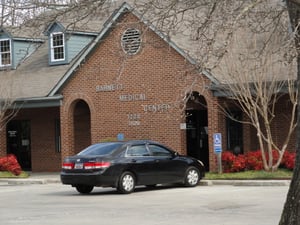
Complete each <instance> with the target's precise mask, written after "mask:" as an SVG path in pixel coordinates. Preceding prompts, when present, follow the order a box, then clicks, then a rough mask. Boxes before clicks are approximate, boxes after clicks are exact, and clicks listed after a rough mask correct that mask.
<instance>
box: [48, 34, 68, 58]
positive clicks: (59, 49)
mask: <svg viewBox="0 0 300 225" xmlns="http://www.w3.org/2000/svg"><path fill="white" fill-rule="evenodd" d="M63 60H65V39H64V34H63V33H61V32H59V33H52V34H51V61H52V62H56V61H63Z"/></svg>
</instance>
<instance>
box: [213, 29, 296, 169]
mask: <svg viewBox="0 0 300 225" xmlns="http://www.w3.org/2000/svg"><path fill="white" fill-rule="evenodd" d="M277 28H278V27H277ZM281 31H282V30H278V32H279V33H282V32H281ZM276 33H277V32H276ZM287 40H288V39H286V38H285V36H284V35H272V36H269V35H266V34H263V35H262V34H252V35H251V33H249V32H246V33H244V32H238V31H237V35H234V37H233V41H232V43H231V46H230V48H228V50H227V52H226V53H225V54H224V57H223V59H222V61H221V63H220V64H219V66H218V68H219V72H218V73H219V74H222V80H221V84H219V85H218V86H217V88H216V90H217V91H218V92H219V93H221V95H223V96H227V98H229V99H232V100H234V102H235V105H236V107H239V108H240V109H241V111H242V112H243V113H244V114H245V115H246V116H245V120H242V121H238V122H243V123H246V124H250V125H251V126H253V127H254V128H255V130H256V134H257V139H258V142H259V146H260V150H261V153H262V159H263V165H264V169H265V170H266V171H275V170H277V169H278V167H279V165H280V163H281V161H282V157H283V154H284V152H285V150H286V149H287V146H288V143H289V141H290V139H291V136H292V134H293V132H294V130H295V128H296V124H297V123H296V110H297V104H298V101H297V96H298V90H297V87H296V85H295V76H294V75H295V66H296V63H295V60H292V61H291V62H290V61H289V60H288V59H287V58H286V57H287V54H291V53H292V52H295V47H294V45H293V42H290V41H287ZM289 57H291V56H289ZM283 96H287V101H288V102H289V103H290V104H289V106H290V111H289V116H288V117H287V118H286V124H288V126H287V127H288V129H287V130H286V132H285V133H284V134H281V136H282V139H283V140H284V141H283V143H282V144H281V145H279V144H278V143H276V142H275V141H274V138H273V137H274V134H273V133H272V122H273V120H274V119H275V117H276V116H277V115H276V110H275V109H276V106H277V102H278V100H279V98H281V97H283ZM220 107H221V108H222V110H223V111H224V112H225V114H226V115H227V116H229V117H230V118H232V119H234V120H236V119H235V118H234V117H232V116H231V114H230V108H228V107H226V106H220ZM273 150H275V151H277V152H278V155H279V157H278V159H276V161H275V160H274V159H273V154H272V152H273Z"/></svg>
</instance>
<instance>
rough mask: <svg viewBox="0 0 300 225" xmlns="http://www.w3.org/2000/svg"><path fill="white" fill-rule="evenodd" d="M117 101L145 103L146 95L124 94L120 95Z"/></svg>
mask: <svg viewBox="0 0 300 225" xmlns="http://www.w3.org/2000/svg"><path fill="white" fill-rule="evenodd" d="M119 100H120V101H121V102H132V101H145V100H146V94H125V95H120V96H119Z"/></svg>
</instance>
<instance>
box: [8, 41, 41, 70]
mask: <svg viewBox="0 0 300 225" xmlns="http://www.w3.org/2000/svg"><path fill="white" fill-rule="evenodd" d="M39 45H40V44H37V43H34V42H31V41H15V40H14V41H13V42H12V59H13V65H12V67H13V68H16V67H17V66H18V65H19V64H20V63H21V62H22V60H24V59H25V58H26V57H27V56H29V55H30V54H31V53H32V52H34V51H35V50H36V48H37V47H38V46H39Z"/></svg>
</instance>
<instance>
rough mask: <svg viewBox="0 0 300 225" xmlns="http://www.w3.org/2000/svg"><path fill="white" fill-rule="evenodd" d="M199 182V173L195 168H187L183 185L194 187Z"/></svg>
mask: <svg viewBox="0 0 300 225" xmlns="http://www.w3.org/2000/svg"><path fill="white" fill-rule="evenodd" d="M199 181H200V172H199V170H198V169H197V168H196V167H193V166H192V167H189V168H188V169H187V170H186V173H185V179H184V185H185V186H186V187H195V186H196V185H197V184H198V183H199Z"/></svg>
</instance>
